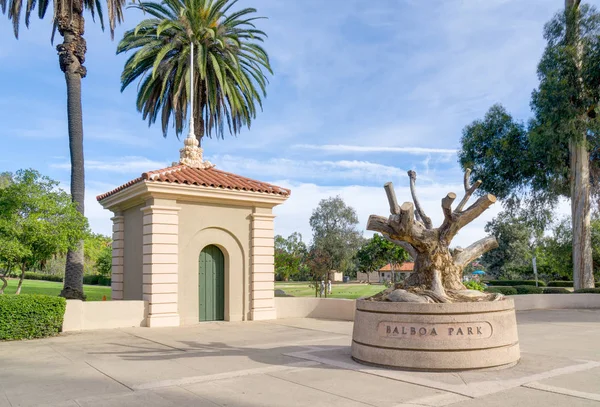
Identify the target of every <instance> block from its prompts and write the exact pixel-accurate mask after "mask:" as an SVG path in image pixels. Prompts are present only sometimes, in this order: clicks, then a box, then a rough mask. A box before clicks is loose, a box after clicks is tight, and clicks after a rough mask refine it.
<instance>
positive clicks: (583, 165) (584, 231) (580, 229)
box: [569, 139, 594, 289]
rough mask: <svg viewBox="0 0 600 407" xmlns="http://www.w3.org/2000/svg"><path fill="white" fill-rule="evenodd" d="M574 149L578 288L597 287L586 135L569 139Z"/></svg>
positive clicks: (573, 219) (573, 213)
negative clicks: (593, 260)
mask: <svg viewBox="0 0 600 407" xmlns="http://www.w3.org/2000/svg"><path fill="white" fill-rule="evenodd" d="M569 150H570V153H571V222H572V228H573V283H574V288H575V289H580V288H594V269H593V262H592V234H591V224H590V154H589V152H588V151H587V148H586V143H585V139H584V140H582V141H580V142H577V141H576V140H571V141H570V142H569Z"/></svg>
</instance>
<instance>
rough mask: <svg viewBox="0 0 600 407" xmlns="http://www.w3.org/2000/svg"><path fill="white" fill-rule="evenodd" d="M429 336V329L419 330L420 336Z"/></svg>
mask: <svg viewBox="0 0 600 407" xmlns="http://www.w3.org/2000/svg"><path fill="white" fill-rule="evenodd" d="M426 334H427V329H426V328H419V335H421V336H423V335H426Z"/></svg>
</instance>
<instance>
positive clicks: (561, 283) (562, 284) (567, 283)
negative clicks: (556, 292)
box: [548, 281, 573, 287]
mask: <svg viewBox="0 0 600 407" xmlns="http://www.w3.org/2000/svg"><path fill="white" fill-rule="evenodd" d="M548 287H573V282H572V281H550V282H549V283H548Z"/></svg>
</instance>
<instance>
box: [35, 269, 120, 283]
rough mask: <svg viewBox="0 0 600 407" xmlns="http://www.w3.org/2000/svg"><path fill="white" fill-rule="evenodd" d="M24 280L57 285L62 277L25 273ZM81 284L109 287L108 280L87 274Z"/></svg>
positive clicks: (61, 280) (97, 275) (107, 278)
mask: <svg viewBox="0 0 600 407" xmlns="http://www.w3.org/2000/svg"><path fill="white" fill-rule="evenodd" d="M25 279H26V280H44V281H57V282H59V283H62V282H63V277H62V276H57V275H52V274H44V273H34V272H29V271H28V272H26V273H25ZM83 284H89V285H106V286H110V278H109V277H104V276H101V275H100V274H88V275H85V276H83Z"/></svg>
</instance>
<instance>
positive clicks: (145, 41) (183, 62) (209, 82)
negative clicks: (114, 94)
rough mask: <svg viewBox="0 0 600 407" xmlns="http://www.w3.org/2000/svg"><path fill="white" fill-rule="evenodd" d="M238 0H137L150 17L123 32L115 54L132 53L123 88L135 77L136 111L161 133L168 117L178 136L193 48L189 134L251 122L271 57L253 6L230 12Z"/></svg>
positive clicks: (263, 91) (219, 133) (183, 120)
mask: <svg viewBox="0 0 600 407" xmlns="http://www.w3.org/2000/svg"><path fill="white" fill-rule="evenodd" d="M236 3H237V0H233V1H232V0H164V1H161V2H156V1H140V2H139V3H136V4H135V5H134V6H132V7H135V8H137V9H140V10H142V11H143V12H144V13H145V14H147V15H149V16H150V17H151V18H148V19H146V20H143V21H142V22H141V23H139V24H138V25H137V26H136V27H135V28H134V29H133V30H129V31H127V32H126V33H125V35H124V37H123V39H122V40H121V42H120V43H119V46H118V48H117V53H118V54H120V53H124V52H128V51H134V52H133V54H131V56H130V57H129V59H128V60H127V62H126V63H125V67H124V69H123V73H122V75H121V90H122V91H123V90H124V89H125V88H127V86H129V85H130V84H131V83H133V82H134V81H136V80H139V81H140V83H139V86H138V88H137V89H138V95H137V108H138V110H139V111H140V112H141V113H142V116H143V118H144V120H148V124H149V125H151V124H153V123H155V122H156V120H157V119H158V118H160V121H161V124H162V131H163V135H164V136H166V135H167V131H168V128H169V121H170V120H171V119H172V120H173V122H174V123H173V124H174V127H175V132H176V134H177V135H178V136H179V135H180V134H181V133H182V132H183V129H184V127H185V125H186V122H187V119H186V118H187V117H188V114H189V113H188V101H189V99H190V97H189V94H190V55H191V54H192V46H191V45H192V44H193V48H194V50H195V52H194V54H193V55H194V72H193V83H194V100H193V106H194V111H193V113H192V114H193V120H194V123H196V126H195V129H194V132H195V135H196V138H197V139H198V140H199V141H200V142H201V139H202V137H204V136H205V135H206V136H209V137H210V136H211V135H213V134H215V135H216V136H217V137H223V136H224V131H225V128H227V129H228V130H229V132H230V133H231V134H236V133H238V132H239V131H240V130H241V128H242V127H244V126H247V127H250V124H251V121H252V119H254V118H255V117H256V113H257V107H262V97H264V96H266V85H267V77H266V75H267V73H272V71H271V66H270V63H269V57H268V55H267V52H266V51H265V49H264V48H263V47H262V46H261V43H262V42H263V41H264V40H265V38H266V34H265V33H264V32H263V31H261V30H259V29H257V28H256V26H255V22H256V20H258V19H260V18H261V17H257V16H256V15H255V13H256V9H254V8H244V9H241V10H238V11H233V10H232V7H233V6H234V5H235V4H236Z"/></svg>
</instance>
